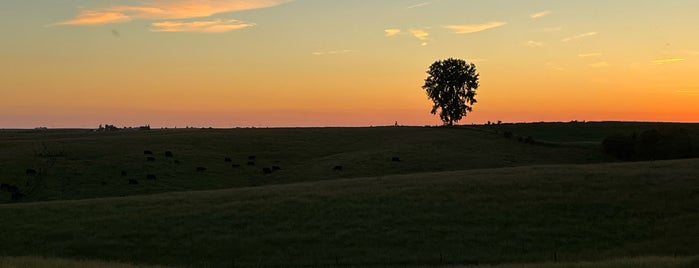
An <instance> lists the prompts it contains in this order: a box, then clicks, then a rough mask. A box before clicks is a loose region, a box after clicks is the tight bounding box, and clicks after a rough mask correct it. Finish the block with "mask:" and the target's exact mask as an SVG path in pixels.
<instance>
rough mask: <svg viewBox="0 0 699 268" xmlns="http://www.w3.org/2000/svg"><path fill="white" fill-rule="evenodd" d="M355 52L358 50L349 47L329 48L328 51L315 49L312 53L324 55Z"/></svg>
mask: <svg viewBox="0 0 699 268" xmlns="http://www.w3.org/2000/svg"><path fill="white" fill-rule="evenodd" d="M355 52H359V51H357V50H351V49H343V50H330V51H316V52H313V55H316V56H326V55H337V54H347V53H355Z"/></svg>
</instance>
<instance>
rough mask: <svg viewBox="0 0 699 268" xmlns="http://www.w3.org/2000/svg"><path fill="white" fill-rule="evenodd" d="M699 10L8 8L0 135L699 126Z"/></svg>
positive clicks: (21, 1)
mask: <svg viewBox="0 0 699 268" xmlns="http://www.w3.org/2000/svg"><path fill="white" fill-rule="evenodd" d="M698 12H699V1H696V0H665V1H658V0H588V1H567V0H528V1H523V0H481V1H472V0H376V1H358V0H113V1H109V0H31V1H27V0H2V1H0V35H1V36H2V42H0V58H2V60H1V61H0V128H33V127H39V126H45V127H56V128H58V127H81V128H82V127H96V126H98V125H99V124H114V125H117V126H139V125H146V124H149V125H151V126H153V127H186V126H195V127H204V126H207V127H208V126H212V127H223V128H225V127H249V126H255V127H298V126H372V125H373V126H378V125H393V124H394V122H396V121H397V122H398V123H399V124H401V125H418V126H422V125H437V124H440V121H439V117H438V116H437V115H432V114H430V110H431V105H432V104H431V101H430V100H429V99H428V98H427V95H426V94H425V91H424V90H423V89H422V88H421V86H422V85H423V83H424V79H425V78H426V76H427V74H426V73H425V72H426V71H427V69H428V67H429V66H430V65H431V64H432V63H433V62H434V61H437V60H441V59H445V58H450V57H451V58H460V59H464V60H466V61H468V62H472V63H474V64H475V65H476V68H477V70H478V72H479V73H480V84H481V86H480V88H479V89H478V91H477V94H478V95H477V100H478V103H477V104H476V105H475V106H474V110H473V112H471V113H469V114H468V115H467V117H465V118H464V119H463V120H461V122H460V123H462V124H471V123H483V122H486V121H498V120H501V121H503V122H539V121H571V120H587V121H600V120H628V121H673V122H698V121H699V108H697V107H699V35H697V33H698V32H699V16H697V14H698Z"/></svg>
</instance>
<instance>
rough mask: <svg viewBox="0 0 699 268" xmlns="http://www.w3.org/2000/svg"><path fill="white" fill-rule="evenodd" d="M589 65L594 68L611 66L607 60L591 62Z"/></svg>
mask: <svg viewBox="0 0 699 268" xmlns="http://www.w3.org/2000/svg"><path fill="white" fill-rule="evenodd" d="M587 66H590V67H592V68H606V67H609V66H611V65H610V64H609V63H608V62H606V61H600V62H595V63H590V64H588V65H587Z"/></svg>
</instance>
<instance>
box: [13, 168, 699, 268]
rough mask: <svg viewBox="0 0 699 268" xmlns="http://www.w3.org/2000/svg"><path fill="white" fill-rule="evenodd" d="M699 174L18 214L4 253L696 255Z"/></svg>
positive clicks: (498, 173)
mask: <svg viewBox="0 0 699 268" xmlns="http://www.w3.org/2000/svg"><path fill="white" fill-rule="evenodd" d="M698 166H699V160H698V159H690V160H679V161H662V162H660V161H659V162H644V163H626V164H597V165H564V166H533V167H517V168H502V169H482V170H470V171H455V172H440V173H421V174H409V175H393V176H384V177H372V178H360V179H346V180H336V181H318V182H306V183H299V184H288V185H274V186H263V187H253V188H241V189H230V190H218V191H204V192H183V193H168V194H159V195H152V196H138V197H125V198H106V199H92V200H79V201H54V202H45V203H27V204H6V205H0V215H2V217H0V226H2V228H0V237H1V238H2V243H0V255H4V256H26V255H32V256H49V257H61V258H76V259H83V258H87V259H102V260H109V261H122V262H128V263H143V264H163V265H174V266H232V265H236V266H275V265H279V266H294V265H311V266H313V265H315V266H329V267H330V266H336V265H354V266H376V267H382V266H391V265H392V266H417V267H420V266H440V265H463V264H476V263H480V264H484V263H493V264H497V263H527V262H536V263H538V262H545V261H553V260H554V259H556V260H558V261H563V262H568V261H579V260H604V259H609V258H618V257H633V256H653V255H655V256H675V255H677V256H691V255H696V254H697V252H699V225H698V224H697V223H698V222H699V210H698V209H697V208H698V207H699V177H697V174H698V172H697V171H698V169H697V167H698ZM583 267H584V266H583Z"/></svg>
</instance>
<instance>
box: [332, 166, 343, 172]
mask: <svg viewBox="0 0 699 268" xmlns="http://www.w3.org/2000/svg"><path fill="white" fill-rule="evenodd" d="M333 170H336V171H342V166H335V167H334V168H333Z"/></svg>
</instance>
